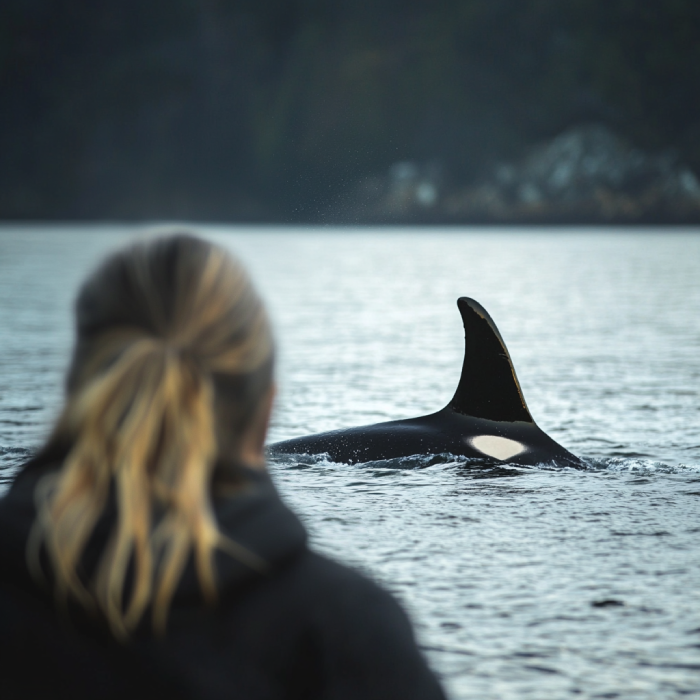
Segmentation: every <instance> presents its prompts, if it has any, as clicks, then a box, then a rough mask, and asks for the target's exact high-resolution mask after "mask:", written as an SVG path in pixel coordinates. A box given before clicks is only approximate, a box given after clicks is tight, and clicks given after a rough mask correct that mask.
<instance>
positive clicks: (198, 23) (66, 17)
mask: <svg viewBox="0 0 700 700" xmlns="http://www.w3.org/2000/svg"><path fill="white" fill-rule="evenodd" d="M593 121H595V122H603V123H605V124H607V125H608V126H610V127H611V128H613V129H614V130H615V131H616V132H617V133H618V134H620V135H622V136H624V137H625V138H628V139H629V140H630V141H632V142H633V143H635V144H637V145H638V146H640V147H641V148H645V149H652V150H659V149H675V150H676V151H677V152H678V154H679V156H680V157H681V158H682V159H683V160H684V161H685V162H686V163H688V164H689V165H690V166H691V167H692V168H694V169H695V171H696V172H697V173H700V2H698V0H533V1H532V2H523V0H423V1H420V2H419V1H417V0H372V2H367V1H366V0H335V1H333V0H3V2H2V3H1V4H0V217H2V218H81V217H92V218H98V217H112V218H133V217H136V218H141V217H144V218H145V217H159V218H163V217H191V218H204V219H239V220H245V219H247V220H255V219H267V220H279V221H300V220H314V219H317V218H318V217H319V216H320V214H319V212H323V211H326V210H327V207H328V205H329V203H332V201H333V200H334V198H336V197H338V196H341V193H342V192H343V191H345V190H347V189H348V188H350V187H352V186H353V185H354V183H356V182H357V181H358V179H359V178H362V177H365V176H367V175H368V174H372V173H385V172H386V171H387V169H388V168H389V167H390V166H391V165H392V164H393V163H395V162H397V161H405V160H414V161H417V162H422V163H435V164H437V167H440V168H441V170H442V172H444V173H445V177H447V178H450V179H452V180H453V181H456V182H468V181H469V180H470V179H473V178H475V177H477V176H478V175H479V173H480V172H482V171H483V170H484V168H486V167H488V166H489V165H491V164H493V163H494V162H497V161H499V160H501V159H509V158H516V157H517V156H518V155H519V154H521V153H523V152H524V151H525V149H526V148H527V147H528V146H530V145H531V144H533V143H536V142H538V141H540V140H542V139H545V138H549V137H551V136H553V135H554V134H556V133H558V132H560V131H562V130H563V129H565V128H567V127H569V126H572V125H575V124H578V123H583V122H593Z"/></svg>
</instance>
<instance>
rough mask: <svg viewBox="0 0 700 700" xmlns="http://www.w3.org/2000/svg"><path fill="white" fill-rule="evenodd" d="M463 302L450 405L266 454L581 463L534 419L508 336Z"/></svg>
mask: <svg viewBox="0 0 700 700" xmlns="http://www.w3.org/2000/svg"><path fill="white" fill-rule="evenodd" d="M457 306H458V308H459V311H460V314H461V315H462V321H463V323H464V335H465V343H464V345H465V348H464V363H463V365H462V376H461V378H460V380H459V385H458V386H457V391H456V392H455V395H454V397H453V398H452V400H451V401H450V402H449V403H448V404H447V406H446V407H445V408H443V409H442V410H441V411H438V412H437V413H432V414H430V415H427V416H422V417H420V418H409V419H407V420H397V421H390V422H387V423H376V424H374V425H364V426H360V427H357V428H348V429H341V430H331V431H329V432H326V433H318V434H317V435H309V436H307V437H299V438H294V439H292V440H285V441H283V442H277V443H275V444H273V445H270V446H269V447H268V453H269V454H271V455H283V454H311V455H316V454H328V456H329V457H330V458H331V459H332V460H333V461H336V462H344V463H347V464H356V463H360V462H371V461H375V460H385V459H393V458H397V457H410V456H412V455H425V454H445V453H448V454H453V455H457V456H464V457H480V458H482V459H484V458H487V459H493V460H495V461H496V462H507V463H511V464H522V465H535V464H544V463H556V464H561V465H568V466H581V465H582V463H581V461H580V460H579V459H578V457H576V456H574V455H573V454H571V453H570V452H569V451H568V450H565V449H564V448H563V447H562V446H561V445H559V444H557V443H556V442H555V441H554V440H552V438H550V437H549V436H548V435H547V434H545V433H544V432H543V431H542V430H540V428H539V427H538V426H537V424H536V423H535V421H534V420H533V418H532V416H531V415H530V411H529V410H528V408H527V405H526V403H525V399H524V397H523V394H522V390H521V389H520V384H519V382H518V378H517V377H516V375H515V369H514V368H513V363H512V361H511V359H510V355H509V354H508V350H507V349H506V346H505V343H504V342H503V338H501V334H500V333H499V332H498V328H496V324H495V323H494V322H493V320H492V319H491V317H490V316H489V315H488V313H487V312H486V310H485V309H484V308H483V307H482V306H481V305H480V304H478V303H477V302H476V301H474V300H473V299H469V298H468V297H461V298H460V299H458V300H457Z"/></svg>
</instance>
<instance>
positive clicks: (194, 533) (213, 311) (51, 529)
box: [27, 235, 273, 637]
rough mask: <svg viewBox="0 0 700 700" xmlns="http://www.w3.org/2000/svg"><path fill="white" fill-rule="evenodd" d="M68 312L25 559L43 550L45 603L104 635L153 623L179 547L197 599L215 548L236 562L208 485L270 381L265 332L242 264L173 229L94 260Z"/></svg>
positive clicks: (178, 568) (211, 575)
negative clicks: (57, 408)
mask: <svg viewBox="0 0 700 700" xmlns="http://www.w3.org/2000/svg"><path fill="white" fill-rule="evenodd" d="M76 318H77V343H76V349H75V353H74V357H73V362H72V366H71V369H70V371H69V375H68V386H67V399H66V403H65V407H64V408H63V411H62V413H61V415H60V417H59V419H58V421H57V424H56V426H55V428H54V430H53V433H52V435H51V437H50V439H49V441H48V443H47V445H46V447H45V448H44V450H43V452H44V454H46V455H49V454H51V453H55V452H56V451H57V450H58V451H60V446H61V445H66V446H67V448H66V449H65V450H64V454H65V458H64V459H63V464H62V466H61V468H60V469H59V470H58V471H57V472H56V473H52V474H49V475H48V476H46V477H44V478H43V479H42V480H41V481H40V482H39V484H38V485H37V488H36V501H37V515H36V520H35V523H34V527H33V530H32V533H31V536H30V539H29V542H28V550H27V552H28V558H29V560H30V565H31V566H32V568H33V570H34V571H37V570H40V560H41V551H42V549H43V550H44V551H45V553H46V555H47V557H48V561H49V562H50V564H51V569H52V573H53V578H54V587H55V592H56V595H57V597H58V598H59V599H61V600H63V601H65V600H66V599H67V598H69V597H71V598H73V599H75V600H76V601H77V602H78V603H79V604H81V605H82V606H84V607H86V608H94V607H95V606H96V607H97V608H99V609H100V610H101V612H102V614H103V615H104V616H105V618H106V620H107V621H108V623H109V626H110V628H111V630H112V632H113V634H114V635H115V636H117V637H125V636H127V635H128V634H129V633H130V632H131V631H133V630H134V628H135V627H136V626H137V625H138V623H139V622H140V620H141V619H142V617H143V615H144V613H145V611H146V610H147V609H148V607H149V606H151V612H152V622H153V625H154V627H155V628H156V630H158V631H161V632H162V631H163V630H164V628H165V623H166V619H167V614H168V610H169V606H170V603H171V601H172V598H173V595H174V593H175V590H176V588H177V585H178V582H179V580H180V577H181V575H182V573H183V571H184V568H185V566H186V564H187V562H188V559H189V558H190V556H191V557H192V559H193V562H194V566H195V570H196V573H197V576H198V580H199V585H200V588H201V591H202V594H203V597H204V598H205V600H208V601H211V600H213V599H214V598H215V596H216V576H215V570H214V552H215V550H216V549H217V548H223V549H228V550H229V551H230V552H231V551H232V552H233V553H234V554H237V555H239V556H241V557H245V552H244V551H241V550H242V548H238V549H236V547H235V544H234V543H232V542H231V541H230V540H227V539H226V538H225V537H224V536H223V535H222V534H221V532H220V531H219V528H218V525H217V522H216V519H215V516H214V512H213V509H212V503H211V487H212V479H213V476H214V472H215V469H216V468H218V467H220V465H221V464H222V463H223V462H226V461H227V458H228V461H229V462H231V460H232V459H233V460H234V461H235V454H236V450H237V449H238V447H239V444H240V439H241V436H242V435H243V434H244V432H245V431H246V429H247V428H248V426H249V424H250V423H251V419H252V416H254V415H255V414H256V411H259V410H260V404H261V399H262V397H263V396H264V395H265V394H266V393H267V391H268V390H269V388H270V386H271V382H272V358H273V343H272V337H271V332H270V326H269V323H268V320H267V317H266V314H265V311H264V308H263V305H262V303H261V301H260V299H259V297H258V296H257V294H256V292H255V290H254V289H253V287H252V285H251V283H250V281H249V279H248V277H247V275H246V273H245V271H244V269H243V268H242V266H241V265H240V264H239V263H238V262H237V261H236V260H234V259H233V258H231V257H230V256H229V255H227V254H226V253H225V252H224V251H223V250H222V249H220V248H218V247H216V246H213V245H211V244H209V243H206V242H204V241H202V240H200V239H197V238H194V237H192V236H186V235H177V236H171V237H167V238H162V239H156V240H153V241H150V242H145V243H139V244H136V245H134V246H132V247H130V248H127V249H126V250H124V251H121V252H119V253H117V254H115V255H113V256H112V257H110V258H108V259H107V261H106V262H105V263H104V264H103V265H102V266H101V267H100V268H99V269H98V270H97V271H96V272H95V273H94V274H93V275H92V276H91V277H90V278H89V279H88V281H87V282H86V283H85V285H84V286H83V288H82V290H81V292H80V294H79V297H78V300H77V304H76ZM110 503H113V504H114V506H115V507H116V518H115V519H114V522H113V524H112V531H111V535H110V538H109V541H108V542H107V544H106V546H105V547H104V548H103V550H102V553H101V558H100V560H99V564H98V566H97V570H96V572H95V575H94V576H93V577H92V580H91V581H89V582H87V583H86V582H84V581H83V580H82V578H81V576H80V575H79V573H78V572H79V569H80V566H79V565H80V561H81V557H82V556H83V554H84V551H85V548H86V546H87V544H88V542H89V540H90V538H91V536H92V535H93V533H94V531H95V528H96V526H97V524H98V521H100V519H101V518H102V517H103V516H104V515H105V514H106V511H107V510H108V505H109V504H110ZM250 559H251V560H252V556H251V557H250ZM125 591H128V592H129V596H128V600H126V599H125V598H126V597H127V596H126V593H125Z"/></svg>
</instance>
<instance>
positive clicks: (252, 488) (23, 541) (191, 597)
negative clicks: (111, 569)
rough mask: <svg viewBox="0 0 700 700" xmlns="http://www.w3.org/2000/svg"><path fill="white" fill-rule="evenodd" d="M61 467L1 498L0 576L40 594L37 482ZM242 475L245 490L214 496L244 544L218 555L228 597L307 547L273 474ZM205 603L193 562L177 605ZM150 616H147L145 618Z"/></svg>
mask: <svg viewBox="0 0 700 700" xmlns="http://www.w3.org/2000/svg"><path fill="white" fill-rule="evenodd" d="M57 468H58V466H57V465H55V464H54V465H46V466H41V467H40V468H37V467H32V468H29V469H25V470H24V471H23V472H20V474H19V475H18V476H17V478H16V479H15V481H14V483H13V485H12V487H11V488H10V490H9V492H8V493H7V494H6V495H5V496H4V497H3V498H2V499H0V562H2V564H1V566H0V580H5V581H8V582H9V583H13V584H15V585H19V586H21V587H22V588H24V589H26V588H28V587H29V588H35V589H36V590H37V592H39V593H40V594H41V595H44V596H46V595H49V594H50V592H48V591H43V592H42V589H41V587H40V586H38V585H37V584H36V582H35V581H34V580H33V579H32V577H31V576H30V574H29V572H28V571H27V565H26V558H25V552H26V545H27V538H28V536H29V532H30V529H31V527H32V524H33V522H34V518H35V515H36V510H35V506H34V491H35V487H36V484H37V482H38V481H39V479H40V478H41V477H42V476H44V475H45V474H47V473H50V472H51V471H53V470H55V469H57ZM241 473H242V476H243V484H244V485H243V486H242V488H239V489H238V490H237V491H236V492H235V494H233V495H231V496H229V497H222V496H219V497H215V498H214V511H215V513H216V517H217V521H218V523H219V527H220V529H221V531H222V533H223V534H224V535H225V536H226V537H228V538H229V539H230V540H231V541H232V542H233V543H235V547H236V548H241V549H240V553H239V556H232V555H231V554H229V553H227V552H223V551H220V550H219V551H217V553H216V559H215V561H216V571H217V582H218V590H219V592H220V593H221V594H226V595H231V594H234V595H235V590H236V589H239V588H243V587H246V586H247V585H248V584H250V583H252V582H254V581H255V580H256V579H259V578H261V577H264V576H268V575H270V574H272V573H274V572H275V571H276V570H279V569H280V568H283V567H284V566H286V565H287V564H288V563H290V562H291V561H293V560H294V559H295V558H296V557H297V556H298V555H300V554H301V553H302V552H303V551H304V550H305V548H306V539H307V538H306V531H305V529H304V527H303V525H302V524H301V522H300V521H299V519H298V518H297V517H296V515H294V513H292V511H291V510H289V508H287V506H286V505H285V504H284V503H283V502H282V500H281V499H280V497H279V495H278V493H277V490H276V489H275V487H274V484H273V483H272V480H271V478H270V476H269V474H267V472H264V471H259V470H251V469H242V470H241ZM113 519H114V513H110V512H109V510H108V511H107V512H106V514H105V516H104V517H103V518H102V519H101V521H100V522H99V523H98V525H97V527H96V528H95V533H94V535H93V537H92V538H91V541H90V543H89V545H88V546H87V547H86V551H85V554H84V557H83V560H82V565H83V569H84V570H85V571H88V572H91V571H94V570H95V567H96V564H97V561H98V560H99V556H100V553H101V551H102V549H103V547H104V544H105V543H106V541H107V538H108V537H109V533H110V531H111V523H112V522H113ZM49 578H50V572H49ZM88 578H89V577H88ZM201 602H202V600H201V595H200V589H199V583H198V580H197V577H196V574H195V571H194V567H193V566H192V564H191V562H190V563H189V564H188V566H187V568H186V569H185V572H184V573H183V576H182V578H181V580H180V584H179V586H178V589H177V592H176V594H175V598H174V601H173V608H179V607H189V606H191V605H200V604H201ZM146 617H148V615H145V616H144V619H145V618H146Z"/></svg>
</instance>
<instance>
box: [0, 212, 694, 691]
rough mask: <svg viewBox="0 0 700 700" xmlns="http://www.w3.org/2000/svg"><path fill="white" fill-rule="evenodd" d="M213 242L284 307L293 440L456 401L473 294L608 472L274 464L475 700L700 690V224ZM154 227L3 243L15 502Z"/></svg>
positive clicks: (592, 464) (275, 428)
mask: <svg viewBox="0 0 700 700" xmlns="http://www.w3.org/2000/svg"><path fill="white" fill-rule="evenodd" d="M161 228H167V227H161ZM190 228H191V227H190ZM197 230H199V231H200V232H202V233H204V235H207V236H210V237H211V238H213V239H215V240H217V241H219V242H221V243H222V244H223V245H225V246H227V247H229V248H230V249H231V250H233V251H235V252H237V253H238V254H239V256H240V257H241V258H242V259H243V260H244V261H245V262H246V263H247V264H248V266H249V267H250V269H251V270H252V272H253V275H254V277H255V279H256V281H257V283H258V286H259V288H260V290H261V292H262V293H263V296H264V297H265V299H266V300H267V302H268V305H269V308H270V311H271V315H272V318H273V321H274V323H275V328H276V332H277V342H278V347H279V372H278V379H279V387H280V391H279V398H278V402H277V408H276V412H275V416H274V420H273V424H272V426H271V435H270V439H271V440H272V441H274V440H281V439H286V438H290V437H295V436H298V435H303V434H307V433H311V432H318V431H322V430H328V429H333V428H340V427H345V426H347V427H349V426H353V425H359V424H364V423H372V422H377V421H382V420H392V419H398V418H407V417H411V416H417V415H421V414H425V413H429V412H433V411H435V410H438V409H439V408H442V407H443V406H444V405H445V404H446V403H447V401H448V400H449V399H450V398H451V396H452V394H453V392H454V390H455V388H456V386H457V381H458V379H459V372H460V368H461V362H462V350H463V330H462V327H461V322H460V318H459V314H458V312H457V308H456V304H455V301H456V299H457V298H458V297H459V296H471V297H473V298H475V299H477V300H478V301H479V302H480V303H481V304H482V305H483V306H484V307H485V308H486V309H487V310H488V311H489V313H490V314H491V316H492V317H493V319H494V320H495V322H496V324H497V325H498V327H499V329H500V331H501V334H502V336H503V338H504V340H505V342H506V344H507V345H508V348H509V350H510V353H511V356H512V358H513V362H514V364H515V368H516V371H517V373H518V377H519V379H520V383H521V386H522V389H523V392H524V395H525V398H526V400H527V402H528V405H529V408H530V410H531V413H532V415H533V416H534V418H535V420H536V421H537V422H538V424H539V425H540V427H541V428H543V429H544V430H545V431H546V432H548V433H549V434H550V435H551V436H552V437H553V438H554V439H555V440H557V441H558V442H560V443H561V444H562V445H564V446H565V447H566V448H568V449H569V450H571V451H572V452H574V453H575V454H577V455H579V456H581V457H582V458H584V459H585V460H586V464H587V467H586V468H585V469H581V470H574V469H556V468H551V467H545V466H542V467H532V468H521V467H514V466H509V465H497V464H492V465H489V464H484V463H481V464H474V463H470V462H469V461H468V460H465V459H463V458H455V457H453V456H452V455H439V456H430V457H427V456H416V457H414V458H409V459H404V460H389V461H386V462H375V463H370V464H365V465H355V466H349V465H344V464H338V463H333V462H330V461H328V460H327V459H324V458H323V457H314V458H310V457H309V458H283V459H278V460H276V461H274V462H273V463H271V464H270V469H271V471H272V472H273V474H274V477H275V479H276V481H277V483H278V485H279V488H280V490H281V491H282V493H283V495H284V497H285V498H286V500H287V501H288V502H289V503H290V504H291V505H292V506H293V507H294V508H295V509H296V510H297V512H299V514H300V515H301V516H302V518H303V520H304V521H305V523H306V524H307V526H308V528H309V530H310V533H311V537H312V542H313V544H314V546H315V547H316V548H317V549H319V550H321V551H323V552H325V553H327V554H330V555H331V556H334V557H336V558H338V559H340V560H342V561H344V562H347V563H349V564H351V565H353V566H356V567H358V568H360V569H361V570H363V571H365V572H366V573H368V574H370V575H372V576H374V577H375V578H376V579H378V580H379V581H381V582H382V583H383V584H384V585H385V586H386V587H388V588H389V589H390V590H392V591H393V592H394V593H395V594H396V595H397V596H398V597H399V599H400V600H401V601H402V603H403V604H404V606H405V607H406V608H407V609H408V611H409V612H410V614H411V616H412V618H413V620H414V624H415V628H416V633H417V635H418V639H419V643H420V645H421V647H422V648H423V649H424V650H425V653H426V655H427V656H428V658H429V660H430V662H431V664H432V665H433V667H434V668H435V669H436V671H437V672H438V673H439V675H440V676H441V678H442V679H443V681H444V684H445V687H446V689H447V690H448V693H449V694H450V696H451V697H452V698H455V699H465V700H466V699H471V698H475V699H476V698H480V699H491V698H493V699H494V700H495V699H497V698H498V699H500V700H506V699H511V698H512V699H516V698H518V699H522V698H528V699H532V700H535V699H537V700H542V699H545V700H549V699H552V700H554V699H560V698H568V697H572V698H573V697H576V698H616V697H619V698H634V699H636V698H640V699H642V698H643V699H647V698H648V699H652V698H654V699H659V698H677V697H686V698H687V697H699V698H700V548H699V547H698V542H699V540H700V231H698V230H691V229H688V230H665V229H643V230H639V229H636V230H634V229H632V230H624V229H616V230H605V229H598V230H592V229H590V230H587V229H570V230H566V229H548V230H545V231H542V230H537V229H525V230H514V229H510V230H508V229H503V230H499V229H467V228H465V229H448V230H445V229H442V230H441V229H401V228H396V229H362V230H353V229H304V228H294V229H282V228H280V229H269V228H252V227H247V228H242V227H211V226H210V227H198V228H197ZM143 231H144V229H140V228H137V227H116V226H84V225H81V226H52V227H48V226H47V227H41V226H37V227H16V226H15V227H13V226H7V225H6V226H4V227H0V482H1V483H0V488H3V486H2V484H3V483H4V484H6V483H7V482H8V481H9V480H10V479H11V478H12V474H13V473H14V472H15V470H16V469H17V467H18V465H19V464H21V462H22V461H23V460H24V459H26V457H27V455H28V454H30V452H31V450H32V449H33V448H34V447H35V446H36V445H38V444H39V443H40V442H41V440H42V439H43V437H44V436H45V435H46V432H47V430H48V429H49V426H50V425H51V421H52V420H53V418H54V417H55V415H56V413H57V410H58V408H59V407H60V403H61V400H62V381H63V373H64V371H65V367H66V363H67V360H68V356H69V352H70V347H71V342H72V337H71V336H72V325H71V324H72V321H71V304H72V300H73V298H74V296H75V293H76V290H77V286H78V285H79V283H80V281H81V279H82V278H83V277H84V276H85V274H86V273H87V271H88V270H89V269H90V268H91V267H92V266H93V265H94V264H95V262H96V261H97V260H99V259H100V257H101V256H102V255H104V254H105V252H107V251H109V250H111V249H113V248H114V247H115V246H117V245H120V244H121V243H123V242H125V241H128V240H130V239H132V238H133V237H135V236H139V235H142V233H143Z"/></svg>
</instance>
